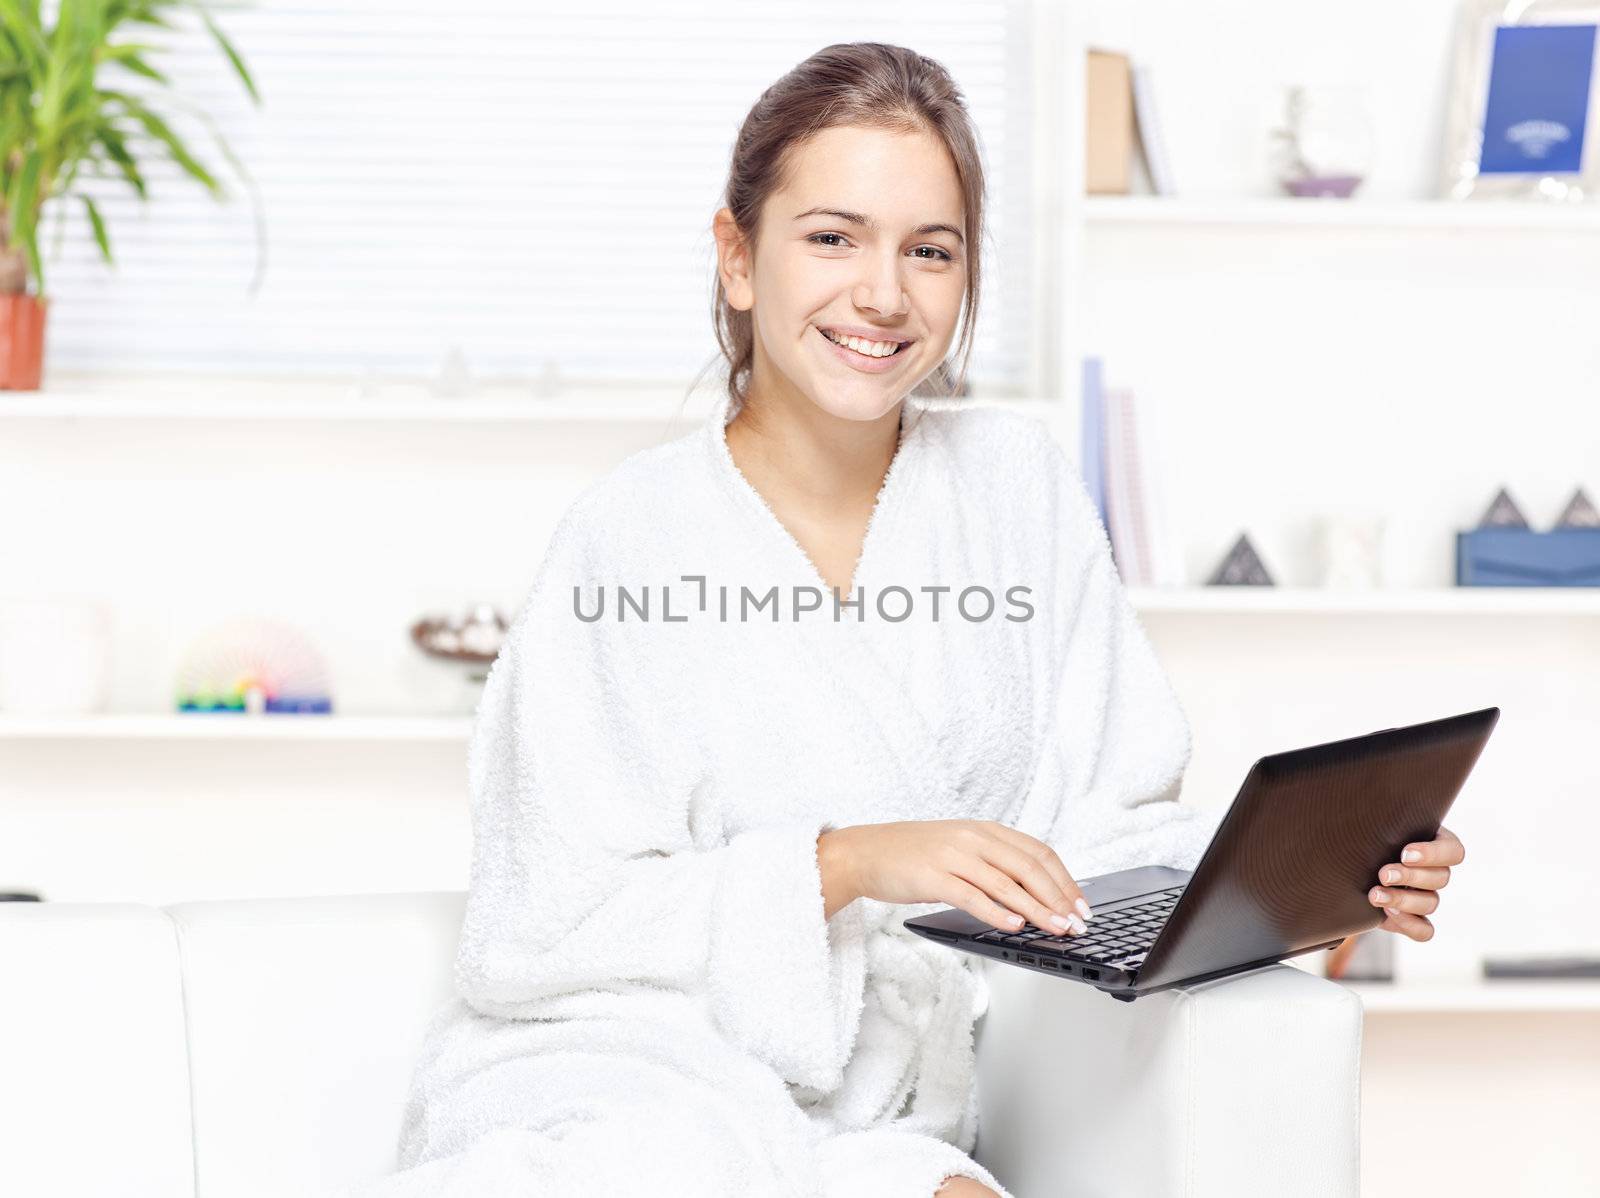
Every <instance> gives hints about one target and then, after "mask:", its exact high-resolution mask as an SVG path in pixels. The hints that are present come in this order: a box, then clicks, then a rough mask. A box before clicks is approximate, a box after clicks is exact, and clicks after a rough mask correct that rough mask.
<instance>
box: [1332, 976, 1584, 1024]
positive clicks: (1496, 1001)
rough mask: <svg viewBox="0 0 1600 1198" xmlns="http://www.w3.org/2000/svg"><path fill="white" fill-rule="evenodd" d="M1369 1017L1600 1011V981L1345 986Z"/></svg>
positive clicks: (1510, 980) (1493, 980) (1509, 980)
mask: <svg viewBox="0 0 1600 1198" xmlns="http://www.w3.org/2000/svg"><path fill="white" fill-rule="evenodd" d="M1341 984H1342V985H1344V986H1347V987H1348V988H1349V989H1351V990H1353V991H1355V993H1357V994H1359V995H1360V996H1361V1004H1362V1006H1363V1007H1364V1008H1365V1009H1366V1011H1367V1012H1368V1013H1369V1014H1383V1015H1388V1014H1394V1013H1405V1014H1426V1015H1440V1014H1458V1013H1460V1014H1494V1015H1512V1014H1537V1013H1539V1012H1544V1011H1600V981H1590V980H1588V979H1570V980H1569V979H1563V978H1556V979H1551V980H1549V981H1523V980H1520V979H1515V978H1484V979H1465V980H1462V981H1456V982H1442V981H1416V982H1343V983H1341Z"/></svg>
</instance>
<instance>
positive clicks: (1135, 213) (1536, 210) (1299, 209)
mask: <svg viewBox="0 0 1600 1198" xmlns="http://www.w3.org/2000/svg"><path fill="white" fill-rule="evenodd" d="M1083 212H1084V223H1085V226H1086V227H1087V228H1090V229H1094V228H1110V227H1115V226H1119V225H1157V226H1172V227H1178V226H1183V225H1202V226H1205V225H1209V226H1243V227H1247V228H1260V227H1262V226H1269V227H1270V226H1288V227H1296V228H1298V227H1311V228H1327V229H1420V230H1439V231H1449V230H1460V229H1511V230H1526V231H1531V232H1581V233H1600V204H1594V205H1587V206H1580V205H1575V204H1563V205H1554V204H1548V205H1546V204H1532V203H1528V204H1524V203H1518V202H1514V201H1509V200H1501V201H1488V200H1485V201H1472V200H1467V201H1460V202H1455V201H1449V200H1361V199H1349V200H1337V199H1327V198H1321V197H1319V198H1316V199H1296V198H1294V197H1292V196H1291V197H1285V198H1283V199H1266V198H1260V199H1257V198H1247V199H1183V198H1180V197H1177V196H1089V197H1086V198H1085V199H1084V200H1083Z"/></svg>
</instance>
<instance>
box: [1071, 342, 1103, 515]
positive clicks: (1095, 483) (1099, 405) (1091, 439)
mask: <svg viewBox="0 0 1600 1198" xmlns="http://www.w3.org/2000/svg"><path fill="white" fill-rule="evenodd" d="M1082 408H1083V419H1082V420H1081V421H1080V422H1079V430H1080V432H1079V440H1078V461H1079V462H1080V463H1081V466H1080V473H1081V474H1082V476H1083V486H1084V489H1085V490H1087V491H1088V492H1089V498H1090V499H1092V500H1093V501H1094V506H1095V510H1096V511H1097V512H1099V513H1100V523H1101V524H1103V525H1105V527H1106V529H1107V530H1108V531H1109V530H1110V527H1111V523H1110V519H1109V518H1108V516H1107V514H1106V474H1105V395H1104V392H1103V388H1102V365H1101V362H1100V359H1099V358H1094V357H1087V356H1086V357H1085V358H1084V359H1083V400H1082Z"/></svg>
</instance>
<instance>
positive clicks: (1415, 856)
mask: <svg viewBox="0 0 1600 1198" xmlns="http://www.w3.org/2000/svg"><path fill="white" fill-rule="evenodd" d="M1400 860H1402V861H1406V862H1411V861H1420V860H1422V854H1421V853H1419V852H1417V850H1416V849H1407V850H1406V851H1405V852H1403V853H1401V854H1400Z"/></svg>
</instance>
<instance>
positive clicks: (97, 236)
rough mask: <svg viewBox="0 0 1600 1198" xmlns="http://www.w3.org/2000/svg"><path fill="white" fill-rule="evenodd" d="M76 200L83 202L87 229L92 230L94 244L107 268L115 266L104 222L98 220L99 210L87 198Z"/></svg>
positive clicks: (81, 197) (80, 197)
mask: <svg viewBox="0 0 1600 1198" xmlns="http://www.w3.org/2000/svg"><path fill="white" fill-rule="evenodd" d="M78 198H79V199H80V200H82V201H83V210H84V211H85V212H87V213H88V214H89V227H90V228H91V229H93V230H94V243H95V244H96V245H97V246H99V247H100V256H101V257H102V258H104V259H105V260H106V264H107V265H108V266H115V265H116V261H115V260H114V259H113V258H112V257H111V240H110V238H108V237H107V236H106V222H105V221H103V220H101V219H100V209H99V208H97V207H96V206H95V202H94V201H93V200H91V199H90V198H89V197H88V196H79V197H78Z"/></svg>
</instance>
